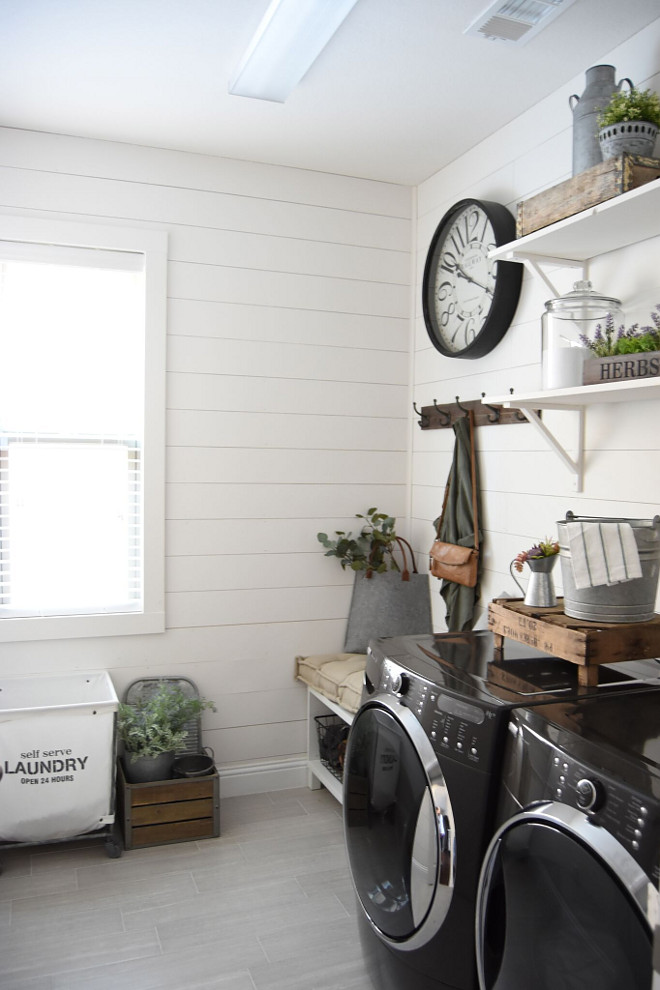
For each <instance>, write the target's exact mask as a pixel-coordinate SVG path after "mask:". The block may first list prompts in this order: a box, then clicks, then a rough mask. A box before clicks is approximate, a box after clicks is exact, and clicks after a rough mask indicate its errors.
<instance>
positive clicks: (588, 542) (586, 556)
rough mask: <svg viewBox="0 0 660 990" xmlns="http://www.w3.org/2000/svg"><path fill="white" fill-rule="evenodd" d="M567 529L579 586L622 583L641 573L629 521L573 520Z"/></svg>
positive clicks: (575, 575) (578, 587) (575, 576)
mask: <svg viewBox="0 0 660 990" xmlns="http://www.w3.org/2000/svg"><path fill="white" fill-rule="evenodd" d="M566 531H567V535H568V549H569V550H570V552H571V564H572V566H573V577H574V579H575V587H576V589H578V590H579V589H581V588H597V587H599V586H600V585H608V586H609V585H613V584H621V583H622V582H624V581H633V580H635V578H640V577H641V576H642V566H641V564H640V562H639V551H638V549H637V541H636V540H635V534H634V533H633V529H632V526H631V525H630V523H601V522H570V523H567V524H566Z"/></svg>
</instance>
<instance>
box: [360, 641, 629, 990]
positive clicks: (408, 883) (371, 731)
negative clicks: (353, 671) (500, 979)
mask: <svg viewBox="0 0 660 990" xmlns="http://www.w3.org/2000/svg"><path fill="white" fill-rule="evenodd" d="M505 650H506V658H504V657H502V656H501V655H499V654H496V653H495V651H494V641H493V636H492V634H491V633H490V632H487V631H483V632H467V633H457V634H453V633H445V634H438V635H435V636H434V635H423V636H405V637H397V638H393V639H385V640H376V641H374V642H372V643H371V645H370V649H369V651H368V654H367V664H366V670H365V688H364V691H363V699H362V700H363V703H362V706H361V708H360V709H359V711H358V713H357V714H356V716H355V719H354V721H353V724H352V726H351V731H350V735H349V740H348V746H347V750H346V756H345V762H344V824H345V836H346V846H347V851H348V859H349V866H350V871H351V875H352V878H353V882H354V886H355V890H356V893H357V898H358V925H359V929H360V934H361V939H362V945H363V950H364V953H365V958H366V960H367V964H368V969H369V972H370V975H371V979H372V982H373V984H374V987H376V988H377V990H476V988H477V986H478V980H477V969H476V957H475V944H474V917H475V908H476V897H477V887H478V879H479V871H480V867H481V863H482V859H483V855H484V853H485V850H486V847H487V845H488V841H489V839H490V838H491V835H492V832H493V829H494V825H495V810H496V804H497V793H498V785H499V777H500V770H501V758H502V753H503V749H504V742H505V738H506V729H507V724H508V721H509V716H510V713H511V711H512V710H514V709H515V708H516V707H519V706H523V705H524V706H530V705H536V704H543V703H544V702H548V701H550V700H552V699H558V698H559V699H562V700H563V701H568V700H570V698H572V697H575V696H577V695H578V694H579V693H580V692H581V690H582V689H581V688H579V687H578V684H577V676H576V670H577V668H576V667H575V666H574V665H573V664H569V663H567V662H565V661H563V660H558V659H556V658H552V657H548V656H546V655H544V654H541V653H539V652H537V651H535V650H533V649H531V648H523V647H522V646H520V645H519V644H516V643H511V642H509V641H506V642H505ZM601 682H603V683H608V684H610V689H611V690H615V691H616V690H618V687H617V686H616V684H620V686H621V689H622V690H625V689H627V687H628V684H629V682H628V679H627V678H625V677H624V676H623V675H621V674H618V673H613V672H609V671H603V673H602V676H601ZM593 690H594V693H596V692H599V691H600V689H593ZM603 690H604V689H603ZM530 986H531V984H530ZM526 990H528V988H526ZM621 990H623V988H621Z"/></svg>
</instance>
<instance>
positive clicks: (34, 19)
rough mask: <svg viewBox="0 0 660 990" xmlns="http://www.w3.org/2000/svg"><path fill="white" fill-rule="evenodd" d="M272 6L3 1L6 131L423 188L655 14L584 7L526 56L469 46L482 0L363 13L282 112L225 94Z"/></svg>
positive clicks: (477, 41)
mask: <svg viewBox="0 0 660 990" xmlns="http://www.w3.org/2000/svg"><path fill="white" fill-rule="evenodd" d="M267 6H268V0H0V51H1V57H0V124H4V125H8V126H12V127H20V128H28V129H34V130H42V131H49V132H55V133H61V134H74V135H82V136H86V137H94V138H106V139H111V140H114V141H123V142H131V143H135V144H144V145H151V146H156V147H161V148H173V149H180V150H185V151H193V152H199V153H203V154H211V155H221V156H227V157H231V158H239V159H247V160H252V161H261V162H272V163H276V164H284V165H293V166H299V167H304V168H311V169H317V170H322V171H329V172H337V173H341V174H347V175H355V176H363V177H368V178H374V179H381V180H386V181H393V182H401V183H405V184H410V185H414V184H417V183H419V182H420V181H422V180H423V179H425V178H427V177H428V176H429V175H431V174H433V173H434V172H436V171H437V170H438V169H439V168H441V167H442V166H443V165H445V164H447V163H448V162H450V161H452V160H453V159H455V158H456V157H458V156H459V155H460V154H462V153H463V152H464V151H465V150H466V149H468V148H470V147H471V146H472V145H474V144H475V143H476V142H478V141H479V140H480V139H482V138H483V137H485V136H487V135H488V134H490V133H492V132H494V131H495V130H497V129H498V128H499V127H501V126H502V125H503V124H505V123H507V122H508V121H509V120H511V119H512V118H514V117H516V116H518V115H519V114H520V113H522V112H523V111H525V110H527V109H528V108H530V107H533V106H534V105H535V104H536V103H538V101H539V100H541V99H543V97H545V96H546V95H548V94H549V93H551V92H553V91H554V90H556V89H558V88H559V87H561V86H562V85H563V84H565V83H567V82H569V81H570V80H571V79H573V77H575V76H576V75H580V74H582V73H583V72H584V70H585V69H586V68H588V67H589V66H590V65H592V64H594V63H595V62H598V61H603V56H604V53H605V54H606V53H607V52H609V51H610V50H611V49H614V48H615V47H616V46H617V45H618V44H620V43H621V42H622V41H624V40H625V39H626V38H628V37H630V36H631V35H633V34H635V33H637V32H638V31H639V30H641V29H643V28H644V27H645V26H646V25H648V24H649V23H650V22H651V21H653V20H654V19H655V18H657V17H658V14H659V13H660V7H659V5H658V0H625V2H623V3H622V2H621V0H577V2H576V3H574V4H573V5H572V6H570V7H569V8H568V9H567V10H566V11H565V13H563V14H562V15H561V16H560V17H559V18H557V19H556V20H555V21H553V22H552V23H551V24H550V25H549V26H548V27H547V28H546V29H545V30H543V31H541V33H540V34H538V35H537V36H536V37H534V38H532V39H531V40H530V41H529V42H528V43H527V44H526V45H523V46H520V47H518V46H510V45H504V44H498V43H495V42H489V41H486V40H484V39H482V38H475V37H468V36H465V35H464V34H463V31H464V29H465V28H466V27H467V26H468V25H469V24H470V22H471V21H472V20H473V19H474V18H475V17H477V16H478V15H479V14H480V13H481V12H482V11H483V10H484V9H485V8H486V7H487V6H488V0H359V2H358V3H357V5H356V6H355V8H354V9H353V11H352V12H351V13H350V14H349V16H348V18H347V20H346V21H345V22H344V24H343V25H342V27H341V28H340V29H339V31H338V33H337V34H336V35H335V37H334V38H333V39H332V40H331V41H330V43H329V45H328V46H327V47H326V49H325V50H324V51H323V52H322V54H321V56H320V58H319V59H318V61H317V62H316V64H315V65H313V66H312V68H311V70H310V71H309V73H308V74H307V76H306V77H305V78H304V79H303V80H302V82H301V83H300V85H299V86H298V88H297V89H296V90H295V91H294V92H293V93H292V95H291V96H290V97H289V99H288V100H287V102H286V103H285V104H275V103H265V102H261V101H257V100H250V99H245V98H242V97H236V96H229V95H228V92H227V84H228V79H229V77H230V76H231V74H232V71H233V70H234V68H235V66H236V64H237V63H238V61H239V60H240V58H241V55H242V53H243V51H244V49H245V47H246V46H247V44H248V42H249V40H250V38H251V36H252V34H253V32H254V30H255V29H256V27H257V25H258V23H259V21H260V20H261V17H262V15H263V12H264V11H265V9H266V7H267ZM617 73H618V76H630V77H632V78H633V81H636V80H635V79H634V76H635V66H634V65H621V66H617ZM582 78H583V76H582ZM566 112H567V121H568V123H569V124H570V121H571V117H570V110H569V108H568V106H567V111H566Z"/></svg>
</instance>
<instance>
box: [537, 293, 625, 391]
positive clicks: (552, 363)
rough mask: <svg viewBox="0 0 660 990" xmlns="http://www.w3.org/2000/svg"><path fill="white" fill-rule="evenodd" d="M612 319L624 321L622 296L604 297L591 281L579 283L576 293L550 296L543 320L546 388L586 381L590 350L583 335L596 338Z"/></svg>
mask: <svg viewBox="0 0 660 990" xmlns="http://www.w3.org/2000/svg"><path fill="white" fill-rule="evenodd" d="M608 318H611V319H612V320H613V321H614V326H615V327H619V326H621V324H622V323H623V322H624V315H623V310H622V308H621V302H620V300H619V299H614V298H612V297H610V296H602V295H600V293H598V292H596V291H595V290H594V289H593V287H592V285H591V282H589V281H586V280H585V281H580V282H575V284H574V286H573V291H572V292H567V293H566V295H564V296H559V297H558V298H557V299H549V300H548V301H547V302H546V304H545V312H544V314H543V317H542V319H541V324H542V327H543V388H544V389H555V388H572V387H573V386H575V385H581V384H582V366H583V364H584V361H585V359H586V358H587V357H588V356H589V353H590V351H589V350H588V348H587V347H585V346H584V341H583V340H582V339H581V337H583V336H586V337H587V338H588V339H589V340H593V339H594V336H595V333H596V329H597V327H598V326H599V325H600V326H601V328H602V330H603V332H604V331H605V324H606V322H607V320H608Z"/></svg>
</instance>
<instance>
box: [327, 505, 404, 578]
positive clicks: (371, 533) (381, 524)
mask: <svg viewBox="0 0 660 990" xmlns="http://www.w3.org/2000/svg"><path fill="white" fill-rule="evenodd" d="M355 517H356V519H364V524H363V526H362V529H361V530H360V532H359V533H358V535H357V536H353V534H352V533H351V532H348V533H346V532H344V531H343V530H340V529H338V530H335V536H336V537H337V539H336V540H331V539H330V538H329V536H328V534H327V533H317V535H316V538H317V540H318V541H319V543H322V544H323V546H324V547H326V554H325V556H326V557H337V558H338V559H339V563H340V564H341V566H342V568H344V570H345V569H346V568H347V567H350V568H351V570H353V571H366V572H367V574H366V576H367V577H371V575H372V574H373V573H374V572H375V573H376V574H382V573H383V572H384V571H386V570H388V568H389V569H391V570H393V571H398V570H400V568H399V565H398V564H397V562H396V560H395V559H394V556H393V554H392V550H393V549H394V546H395V544H396V530H395V526H396V519H393V518H392V516H388V515H387V514H386V513H384V512H379V511H378V509H377V508H375V507H374V508H371V509H367V513H366V515H362V514H361V513H359V512H357V513H356V514H355Z"/></svg>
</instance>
